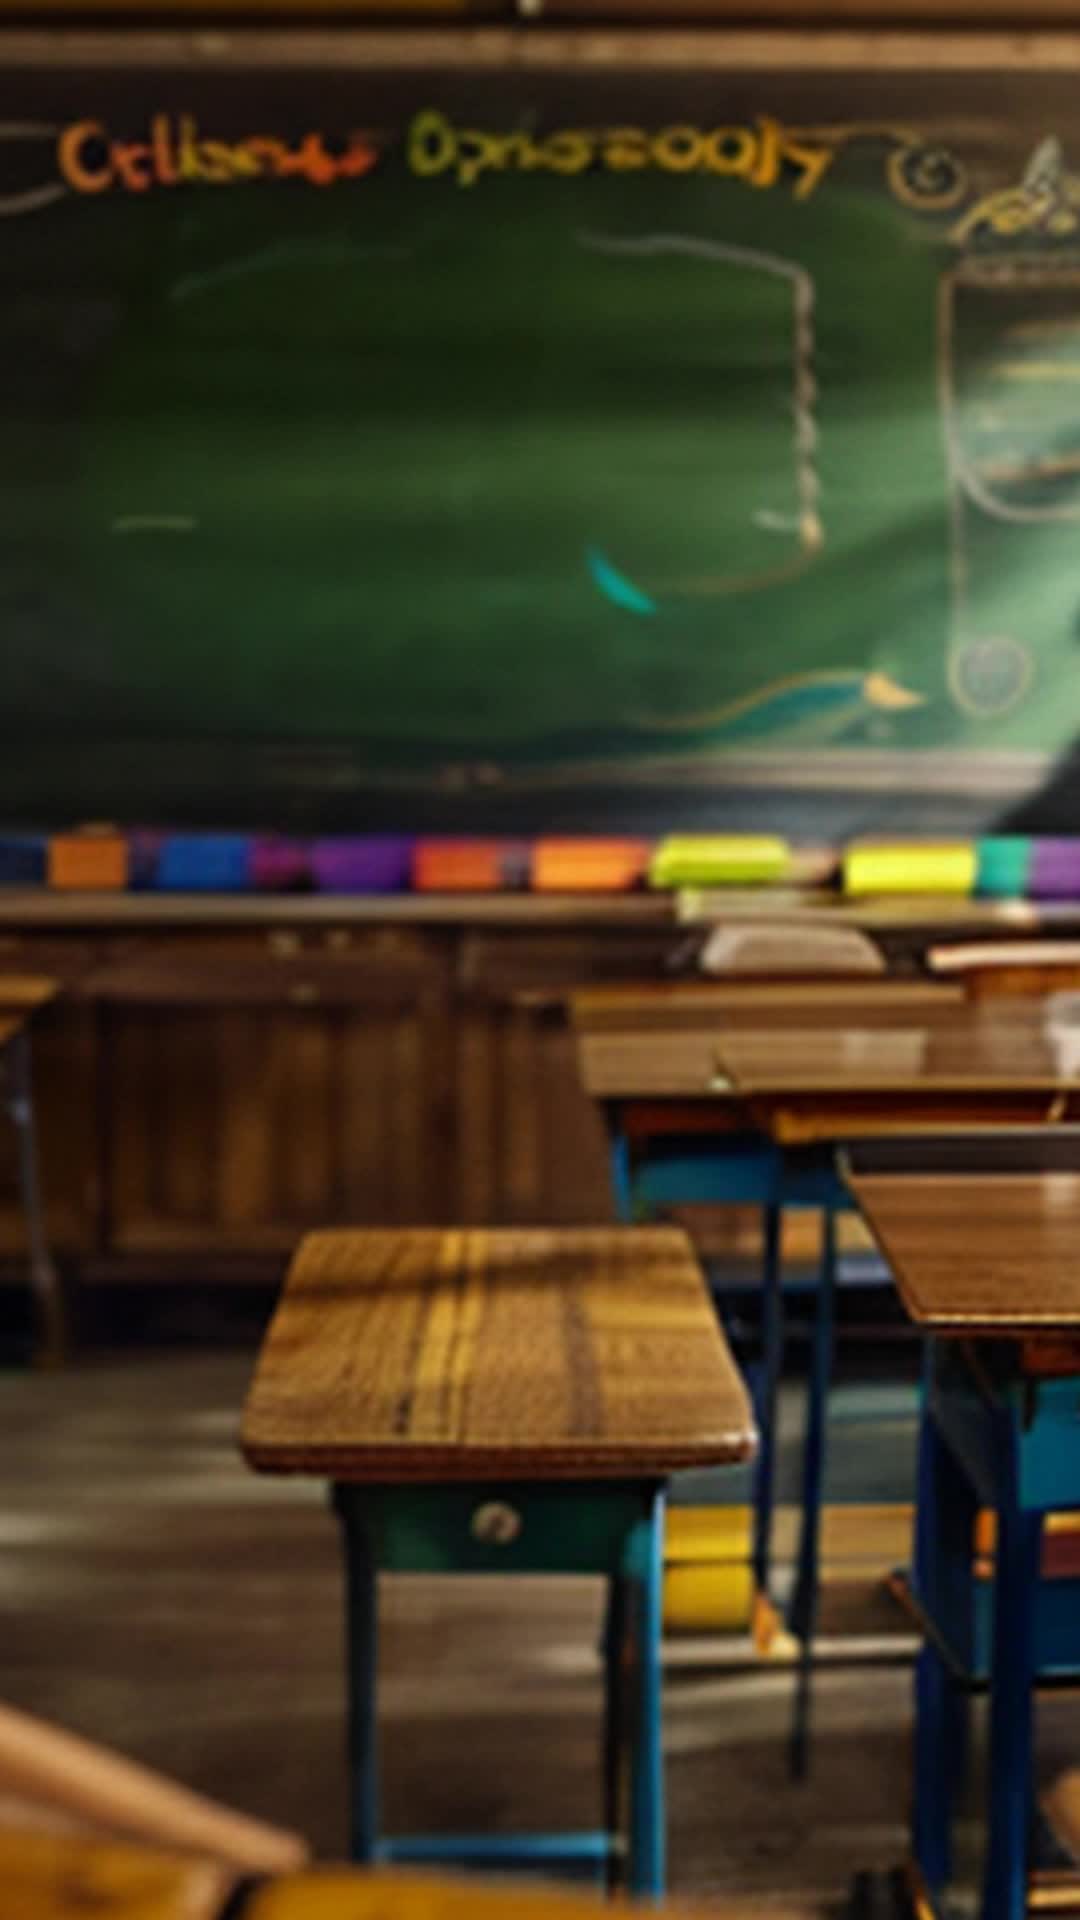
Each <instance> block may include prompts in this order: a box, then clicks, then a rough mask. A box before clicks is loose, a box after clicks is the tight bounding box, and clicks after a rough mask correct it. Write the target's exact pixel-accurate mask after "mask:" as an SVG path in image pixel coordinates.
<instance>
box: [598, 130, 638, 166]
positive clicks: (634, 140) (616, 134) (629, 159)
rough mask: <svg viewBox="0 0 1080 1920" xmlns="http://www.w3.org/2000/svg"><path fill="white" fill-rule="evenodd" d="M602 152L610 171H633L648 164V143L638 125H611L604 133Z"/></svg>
mask: <svg viewBox="0 0 1080 1920" xmlns="http://www.w3.org/2000/svg"><path fill="white" fill-rule="evenodd" d="M603 152H604V165H605V167H608V168H609V169H610V170H611V172H612V173H633V172H636V171H637V170H638V169H639V168H641V167H647V166H648V164H649V143H648V141H647V139H646V138H645V135H644V133H643V132H642V130H641V128H640V127H612V128H611V129H610V130H609V131H608V132H607V133H605V135H604V150H603Z"/></svg>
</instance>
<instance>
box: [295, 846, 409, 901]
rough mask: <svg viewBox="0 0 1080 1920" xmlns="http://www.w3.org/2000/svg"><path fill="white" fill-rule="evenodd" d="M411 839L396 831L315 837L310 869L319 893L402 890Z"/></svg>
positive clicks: (404, 886) (406, 872) (405, 879)
mask: <svg viewBox="0 0 1080 1920" xmlns="http://www.w3.org/2000/svg"><path fill="white" fill-rule="evenodd" d="M412 850H413V842H412V840H411V839H404V838H402V837H401V836H400V835H396V834H361V835H359V836H357V837H355V838H349V839H345V838H342V839H334V840H316V841H314V842H313V844H312V848H311V871H312V874H313V876H314V880H315V885H316V887H317V888H318V889H319V892H320V893H402V892H404V891H407V889H408V886H409V881H410V876H411V873H412Z"/></svg>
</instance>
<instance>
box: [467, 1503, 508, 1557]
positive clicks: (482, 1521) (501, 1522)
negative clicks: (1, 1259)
mask: <svg viewBox="0 0 1080 1920" xmlns="http://www.w3.org/2000/svg"><path fill="white" fill-rule="evenodd" d="M469 1531H470V1532H471V1534H472V1537H473V1539H474V1540H480V1541H482V1542H483V1544H484V1545H485V1546H487V1547H508V1546H510V1545H511V1544H512V1542H513V1541H515V1540H516V1539H517V1537H518V1535H519V1534H520V1532H521V1515H520V1513H519V1512H518V1510H517V1508H516V1507H511V1506H508V1505H507V1503H506V1501H505V1500H486V1501H485V1502H484V1504H483V1506H482V1507H477V1509H476V1512H475V1513H474V1514H473V1517H472V1521H471V1523H470V1528H469Z"/></svg>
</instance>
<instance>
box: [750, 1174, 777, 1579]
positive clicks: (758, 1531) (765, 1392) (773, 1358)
mask: <svg viewBox="0 0 1080 1920" xmlns="http://www.w3.org/2000/svg"><path fill="white" fill-rule="evenodd" d="M782 1217H783V1216H782V1213H781V1209H780V1208H779V1207H778V1206H776V1205H775V1204H774V1205H770V1206H767V1207H766V1208H765V1209H764V1212H763V1221H762V1224H763V1228H764V1261H763V1265H762V1271H761V1379H760V1383H759V1387H758V1396H757V1400H758V1405H757V1420H758V1432H759V1435H760V1445H759V1449H758V1457H757V1468H756V1472H755V1476H754V1541H753V1554H752V1561H751V1565H752V1569H753V1575H754V1586H755V1589H756V1591H757V1592H758V1593H768V1591H769V1575H770V1572H771V1568H772V1524H773V1509H774V1506H775V1502H776V1422H777V1398H778V1395H779V1390H780V1375H781V1372H782V1369H783V1364H784V1292H783V1287H782V1285H781V1270H780V1230H781V1222H782Z"/></svg>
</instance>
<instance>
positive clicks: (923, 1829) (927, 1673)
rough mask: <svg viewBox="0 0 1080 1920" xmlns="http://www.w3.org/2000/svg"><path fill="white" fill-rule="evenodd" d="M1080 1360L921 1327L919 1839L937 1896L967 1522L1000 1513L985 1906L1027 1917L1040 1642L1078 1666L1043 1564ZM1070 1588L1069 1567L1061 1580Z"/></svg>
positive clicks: (953, 1765) (967, 1672)
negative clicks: (1033, 1368) (1071, 1364)
mask: <svg viewBox="0 0 1080 1920" xmlns="http://www.w3.org/2000/svg"><path fill="white" fill-rule="evenodd" d="M1078 1382H1080V1375H1078V1376H1075V1377H1071V1378H1067V1379H1054V1380H1048V1381H1035V1380H1028V1379H1025V1378H1024V1377H1023V1376H1022V1375H1021V1373H1020V1369H1019V1365H1018V1362H1017V1359H1016V1354H1015V1350H1014V1349H1013V1348H1012V1347H1010V1346H1008V1345H1006V1344H1001V1343H989V1342H987V1343H982V1344H980V1345H979V1347H978V1348H977V1349H971V1348H967V1347H966V1346H964V1347H962V1346H961V1344H960V1343H959V1342H957V1341H955V1340H954V1341H945V1340H931V1341H930V1342H929V1343H928V1353H927V1368H926V1384H925V1393H924V1408H923V1416H922V1422H921V1427H920V1447H919V1476H918V1502H917V1509H916V1515H917V1517H916V1538H915V1593H916V1598H917V1600H918V1603H919V1604H920V1606H921V1608H922V1609H923V1612H924V1614H925V1616H926V1619H927V1622H928V1624H929V1629H930V1630H929V1632H928V1634H927V1638H926V1641H925V1644H924V1646H923V1648H922V1650H921V1652H920V1654H919V1657H918V1662H917V1666H916V1680H915V1801H914V1813H913V1836H912V1837H913V1851H914V1856H915V1863H916V1866H917V1868H918V1871H919V1874H920V1876H921V1879H922V1882H923V1885H924V1887H925V1888H926V1890H927V1892H928V1894H929V1895H930V1896H931V1897H932V1898H935V1899H937V1898H939V1897H940V1896H941V1894H942V1893H943V1892H944V1890H945V1889H946V1887H947V1886H948V1883H949V1881H950V1878H951V1876H952V1864H953V1863H952V1824H953V1816H954V1813H955V1809H956V1805H957V1801H958V1798H959V1795H960V1793H961V1791H962V1788H963V1786H964V1782H965V1777H966V1770H967V1749H968V1700H969V1695H970V1692H971V1690H972V1686H973V1684H974V1683H976V1682H977V1681H978V1679H979V1670H980V1665H981V1662H980V1658H979V1649H978V1646H977V1634H976V1620H977V1609H976V1591H975V1572H974V1526H975V1516H976V1513H977V1511H978V1509H979V1508H980V1507H990V1508H992V1509H993V1511H994V1513H995V1514H996V1516H997V1543H996V1550H995V1558H994V1579H993V1621H992V1629H991V1640H990V1651H989V1671H988V1676H987V1679H988V1687H989V1696H990V1757H989V1775H988V1788H987V1805H986V1819H987V1828H988V1844H987V1849H986V1857H985V1862H984V1872H983V1890H982V1900H981V1914H982V1920H1022V1916H1023V1915H1024V1913H1025V1912H1026V1909H1027V1891H1028V1877H1029V1870H1030V1858H1029V1850H1030V1836H1031V1830H1032V1816H1033V1802H1032V1747H1033V1703H1034V1694H1035V1689H1036V1686H1037V1684H1038V1680H1039V1675H1040V1671H1041V1670H1042V1671H1044V1672H1045V1656H1046V1654H1047V1653H1051V1654H1052V1655H1053V1657H1054V1659H1055V1670H1056V1671H1057V1672H1058V1673H1073V1674H1075V1673H1076V1672H1077V1671H1078V1670H1080V1663H1078V1662H1077V1661H1076V1654H1075V1651H1071V1649H1075V1647H1076V1632H1075V1624H1074V1623H1073V1624H1072V1632H1071V1634H1070V1632H1069V1625H1070V1623H1069V1622H1068V1621H1067V1620H1065V1619H1062V1618H1060V1617H1059V1616H1060V1611H1061V1610H1060V1607H1059V1606H1057V1605H1056V1604H1055V1603H1056V1601H1057V1600H1058V1598H1059V1596H1057V1595H1056V1594H1055V1593H1054V1590H1053V1589H1054V1586H1055V1583H1053V1582H1044V1581H1042V1579H1041V1561H1040V1555H1041V1545H1042V1532H1043V1522H1044V1519H1045V1516H1046V1514H1047V1513H1050V1512H1060V1511H1067V1510H1069V1509H1077V1508H1080V1454H1078V1451H1077V1448H1076V1445H1075V1439H1076V1412H1075V1409H1076V1404H1077V1388H1078ZM1068 1585H1069V1587H1070V1588H1071V1589H1072V1594H1073V1595H1075V1583H1073V1582H1070V1583H1068Z"/></svg>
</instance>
